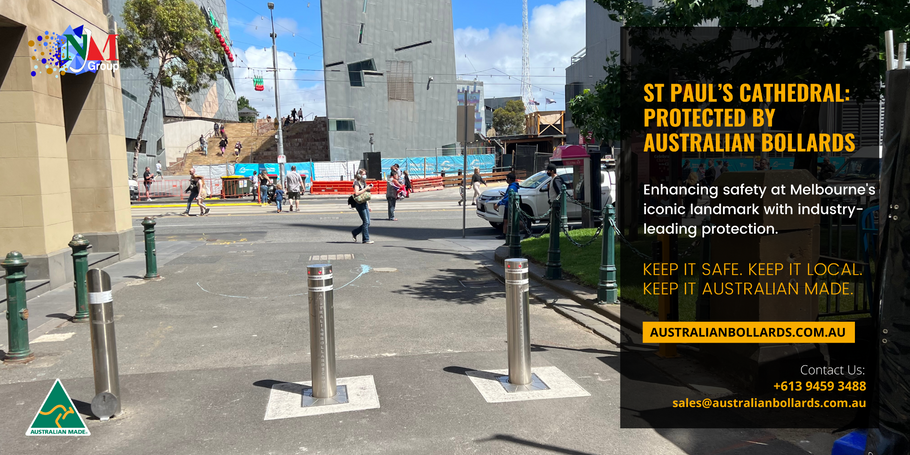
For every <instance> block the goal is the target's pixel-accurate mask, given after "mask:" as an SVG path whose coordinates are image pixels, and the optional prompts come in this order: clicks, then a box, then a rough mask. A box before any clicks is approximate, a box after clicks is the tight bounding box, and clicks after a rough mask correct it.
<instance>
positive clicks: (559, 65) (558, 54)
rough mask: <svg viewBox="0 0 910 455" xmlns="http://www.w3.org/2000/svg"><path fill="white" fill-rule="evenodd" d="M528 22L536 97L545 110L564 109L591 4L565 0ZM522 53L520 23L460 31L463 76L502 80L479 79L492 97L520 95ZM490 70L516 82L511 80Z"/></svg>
mask: <svg viewBox="0 0 910 455" xmlns="http://www.w3.org/2000/svg"><path fill="white" fill-rule="evenodd" d="M518 13H519V14H520V10H519V11H518ZM528 22H529V24H528V25H529V27H530V28H529V37H530V59H531V62H530V63H531V64H530V66H531V84H532V85H533V86H534V87H533V91H532V94H531V96H532V97H533V98H534V99H535V100H537V101H538V102H540V106H539V108H540V109H541V110H543V109H551V110H556V109H563V108H564V106H565V94H564V93H565V83H566V81H565V76H566V67H567V66H569V61H570V59H571V57H572V55H573V54H575V53H576V52H578V51H579V50H581V49H582V48H583V47H585V2H584V0H564V1H562V2H559V3H557V4H555V5H541V6H538V7H536V8H534V9H533V10H532V11H531V13H530V18H529V21H528ZM521 53H522V49H521V25H520V24H519V25H517V26H507V25H500V26H499V27H497V28H496V29H495V30H492V31H491V30H490V29H475V28H471V27H468V28H460V29H456V30H455V66H456V69H457V72H458V73H459V74H460V76H459V77H461V78H462V79H470V77H468V76H466V75H464V74H463V73H472V72H475V71H480V74H484V75H492V74H496V75H498V76H494V77H489V76H487V77H482V76H480V77H478V80H481V81H483V83H484V96H485V97H487V98H490V97H502V96H518V95H520V90H521ZM466 55H467V56H466ZM490 68H496V69H499V70H501V71H503V72H505V73H508V74H510V75H512V76H513V77H512V78H511V79H510V78H509V77H507V76H505V75H503V73H501V72H499V71H496V70H490ZM540 89H543V90H540ZM553 92H555V93H553ZM545 98H553V99H555V100H556V104H550V105H549V106H547V105H546V104H545V103H544V100H545Z"/></svg>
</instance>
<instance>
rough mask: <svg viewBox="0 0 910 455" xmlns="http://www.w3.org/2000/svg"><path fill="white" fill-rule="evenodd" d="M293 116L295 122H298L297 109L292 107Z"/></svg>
mask: <svg viewBox="0 0 910 455" xmlns="http://www.w3.org/2000/svg"><path fill="white" fill-rule="evenodd" d="M291 118H292V119H294V123H297V109H291Z"/></svg>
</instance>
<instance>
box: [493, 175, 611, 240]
mask: <svg viewBox="0 0 910 455" xmlns="http://www.w3.org/2000/svg"><path fill="white" fill-rule="evenodd" d="M556 173H557V174H559V175H561V176H562V179H563V181H565V182H566V190H567V194H566V196H567V197H568V198H572V197H573V196H574V193H575V189H574V186H575V185H574V182H573V175H572V168H569V167H561V168H557V169H556ZM600 176H601V187H600V194H601V202H602V203H604V204H606V203H612V202H613V194H614V193H615V191H616V174H615V173H614V172H613V171H607V170H602V171H601V172H600ZM507 188H508V187H507V186H503V187H498V188H493V189H489V190H486V191H484V192H483V193H481V195H480V199H479V200H478V202H477V211H476V213H477V216H478V217H480V218H483V219H484V220H486V221H487V222H489V223H490V225H491V226H493V227H494V228H496V229H502V213H503V210H502V208H501V207H500V210H499V211H498V212H497V211H496V209H495V208H494V206H495V205H496V204H498V203H499V201H501V200H502V198H503V197H504V196H505V194H506V189H507ZM549 189H550V177H549V176H547V173H546V172H544V171H541V172H538V173H536V174H534V175H532V176H531V177H529V178H527V179H525V180H522V181H521V182H519V183H518V195H519V196H520V198H521V209H522V210H523V211H524V212H525V213H528V214H530V215H533V216H535V217H538V216H541V215H542V214H544V213H546V212H547V210H548V209H549V208H550V204H549V200H548V195H547V192H548V191H549ZM581 210H582V209H581V207H579V206H578V205H577V204H572V203H569V204H568V206H567V207H566V216H567V217H568V219H569V221H580V220H581Z"/></svg>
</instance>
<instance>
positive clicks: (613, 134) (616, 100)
mask: <svg viewBox="0 0 910 455" xmlns="http://www.w3.org/2000/svg"><path fill="white" fill-rule="evenodd" d="M618 55H619V54H618V53H616V52H611V53H610V57H609V58H608V59H607V66H605V67H604V70H605V71H606V72H607V77H606V78H604V79H603V80H602V81H600V82H598V83H597V85H596V86H595V87H594V91H591V90H588V89H585V91H584V93H582V94H581V95H578V96H576V97H575V98H573V99H571V100H569V112H570V113H571V114H572V123H573V124H575V127H577V128H578V130H579V131H582V132H590V133H593V135H594V138H595V139H597V140H599V141H602V142H607V143H610V142H612V141H614V140H618V139H624V138H623V137H622V134H621V133H620V121H619V120H620V110H621V108H622V99H621V91H620V86H621V83H620V81H621V77H622V74H621V71H620V66H619V64H618V63H617V62H616V60H617V57H618Z"/></svg>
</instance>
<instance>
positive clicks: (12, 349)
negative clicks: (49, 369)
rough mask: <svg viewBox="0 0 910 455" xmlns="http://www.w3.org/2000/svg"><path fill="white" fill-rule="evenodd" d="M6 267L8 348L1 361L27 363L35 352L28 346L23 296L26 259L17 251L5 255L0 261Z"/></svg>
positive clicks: (24, 299) (25, 307)
mask: <svg viewBox="0 0 910 455" xmlns="http://www.w3.org/2000/svg"><path fill="white" fill-rule="evenodd" d="M0 266H2V267H3V268H4V269H6V320H7V321H8V322H7V332H8V333H9V350H8V351H7V352H6V357H5V358H4V359H3V363H28V362H31V361H32V360H35V354H32V350H31V349H29V347H28V307H27V306H26V296H25V267H26V266H28V261H26V260H25V258H23V257H22V254H21V253H19V252H18V251H12V252H10V253H9V254H7V255H6V259H5V260H3V262H0Z"/></svg>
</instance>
